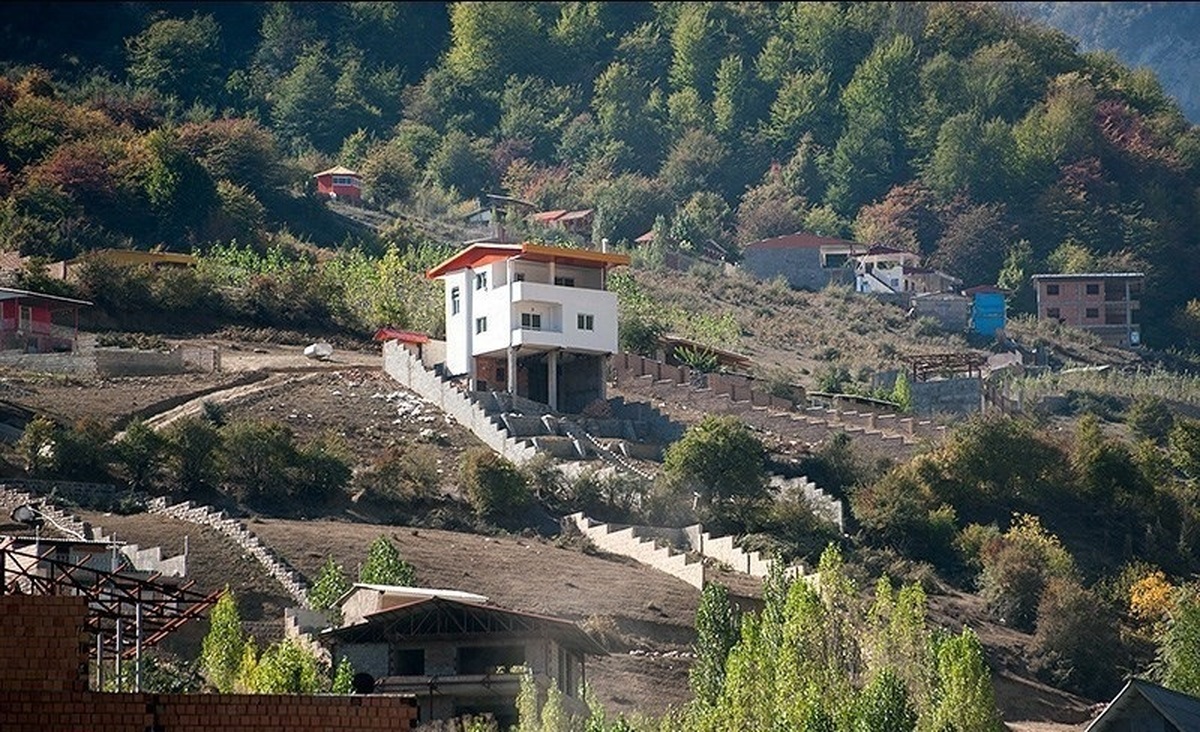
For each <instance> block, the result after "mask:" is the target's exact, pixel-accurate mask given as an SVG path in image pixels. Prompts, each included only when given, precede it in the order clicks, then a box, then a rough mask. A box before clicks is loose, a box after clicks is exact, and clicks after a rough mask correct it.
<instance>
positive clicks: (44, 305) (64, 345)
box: [0, 287, 91, 353]
mask: <svg viewBox="0 0 1200 732" xmlns="http://www.w3.org/2000/svg"><path fill="white" fill-rule="evenodd" d="M86 305H91V303H90V302H87V301H85V300H74V299H71V298H69V297H59V296H57V295H43V294H42V293H39V292H29V291H27V290H15V289H12V288H8V287H3V288H0V351H23V352H25V353H54V352H56V351H73V350H75V341H76V338H77V336H78V334H79V308H80V306H86Z"/></svg>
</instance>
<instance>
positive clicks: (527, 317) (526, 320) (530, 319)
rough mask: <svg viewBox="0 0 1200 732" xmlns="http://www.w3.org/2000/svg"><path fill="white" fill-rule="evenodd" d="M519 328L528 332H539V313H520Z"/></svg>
mask: <svg viewBox="0 0 1200 732" xmlns="http://www.w3.org/2000/svg"><path fill="white" fill-rule="evenodd" d="M521 327H522V328H526V329H528V330H541V329H542V316H541V313H521Z"/></svg>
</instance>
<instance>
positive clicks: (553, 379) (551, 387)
mask: <svg viewBox="0 0 1200 732" xmlns="http://www.w3.org/2000/svg"><path fill="white" fill-rule="evenodd" d="M553 266H554V265H553V264H551V267H553ZM546 386H547V388H546V391H547V392H549V394H548V397H549V404H550V409H552V410H554V411H555V412H557V411H558V351H550V352H549V353H547V354H546Z"/></svg>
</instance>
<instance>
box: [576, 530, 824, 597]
mask: <svg viewBox="0 0 1200 732" xmlns="http://www.w3.org/2000/svg"><path fill="white" fill-rule="evenodd" d="M563 520H564V521H566V522H569V523H571V524H573V525H574V526H576V527H577V528H578V529H579V531H580V532H582V533H583V535H584V536H586V537H588V538H589V539H591V541H592V543H593V544H595V545H596V546H597V547H598V548H600V549H602V550H603V551H606V552H609V553H611V554H617V555H620V556H624V557H630V558H632V559H636V560H637V561H639V562H641V563H642V564H645V565H647V566H650V567H653V568H654V569H657V570H659V571H662V572H666V573H667V574H669V575H671V576H673V577H678V578H679V579H681V580H683V581H684V582H687V583H688V584H690V585H692V586H693V587H696V588H703V587H704V583H705V582H706V581H707V578H708V575H707V573H706V567H705V566H704V561H703V560H704V559H710V560H713V561H717V562H721V563H722V564H724V565H727V566H728V567H729V568H730V569H732V570H733V571H735V572H741V573H743V574H747V575H749V576H751V577H755V578H759V579H762V578H764V577H766V576H767V575H768V574H769V573H770V571H771V565H772V563H773V562H774V560H773V559H771V558H770V557H767V556H765V555H763V554H762V552H747V551H745V550H743V549H742V548H741V547H739V546H737V544H736V542H735V540H734V538H733V537H732V536H723V537H716V538H714V537H713V536H712V535H711V534H709V533H708V532H707V531H704V527H703V526H701V525H700V524H694V525H692V526H688V527H687V528H684V529H669V528H659V527H650V526H614V525H612V524H606V523H602V522H599V521H596V520H594V519H591V518H589V517H587V516H585V515H584V514H583V513H573V514H571V515H569V516H566V517H564V519H563ZM675 542H680V543H683V542H686V543H687V544H688V545H689V546H690V547H691V551H688V552H681V551H679V550H678V549H675V548H674V546H673V544H674V543H675ZM785 571H786V574H788V575H789V576H790V577H792V578H801V577H802V578H810V577H813V576H814V575H813V574H812V573H810V572H809V571H808V568H807V567H805V566H804V565H803V564H794V565H792V566H790V567H788V568H787V569H786V570H785Z"/></svg>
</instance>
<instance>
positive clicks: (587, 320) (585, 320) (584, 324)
mask: <svg viewBox="0 0 1200 732" xmlns="http://www.w3.org/2000/svg"><path fill="white" fill-rule="evenodd" d="M575 322H576V324H577V325H578V327H579V330H595V329H596V316H595V315H585V314H584V313H580V314H579V315H578V316H577V317H576V319H575Z"/></svg>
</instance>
